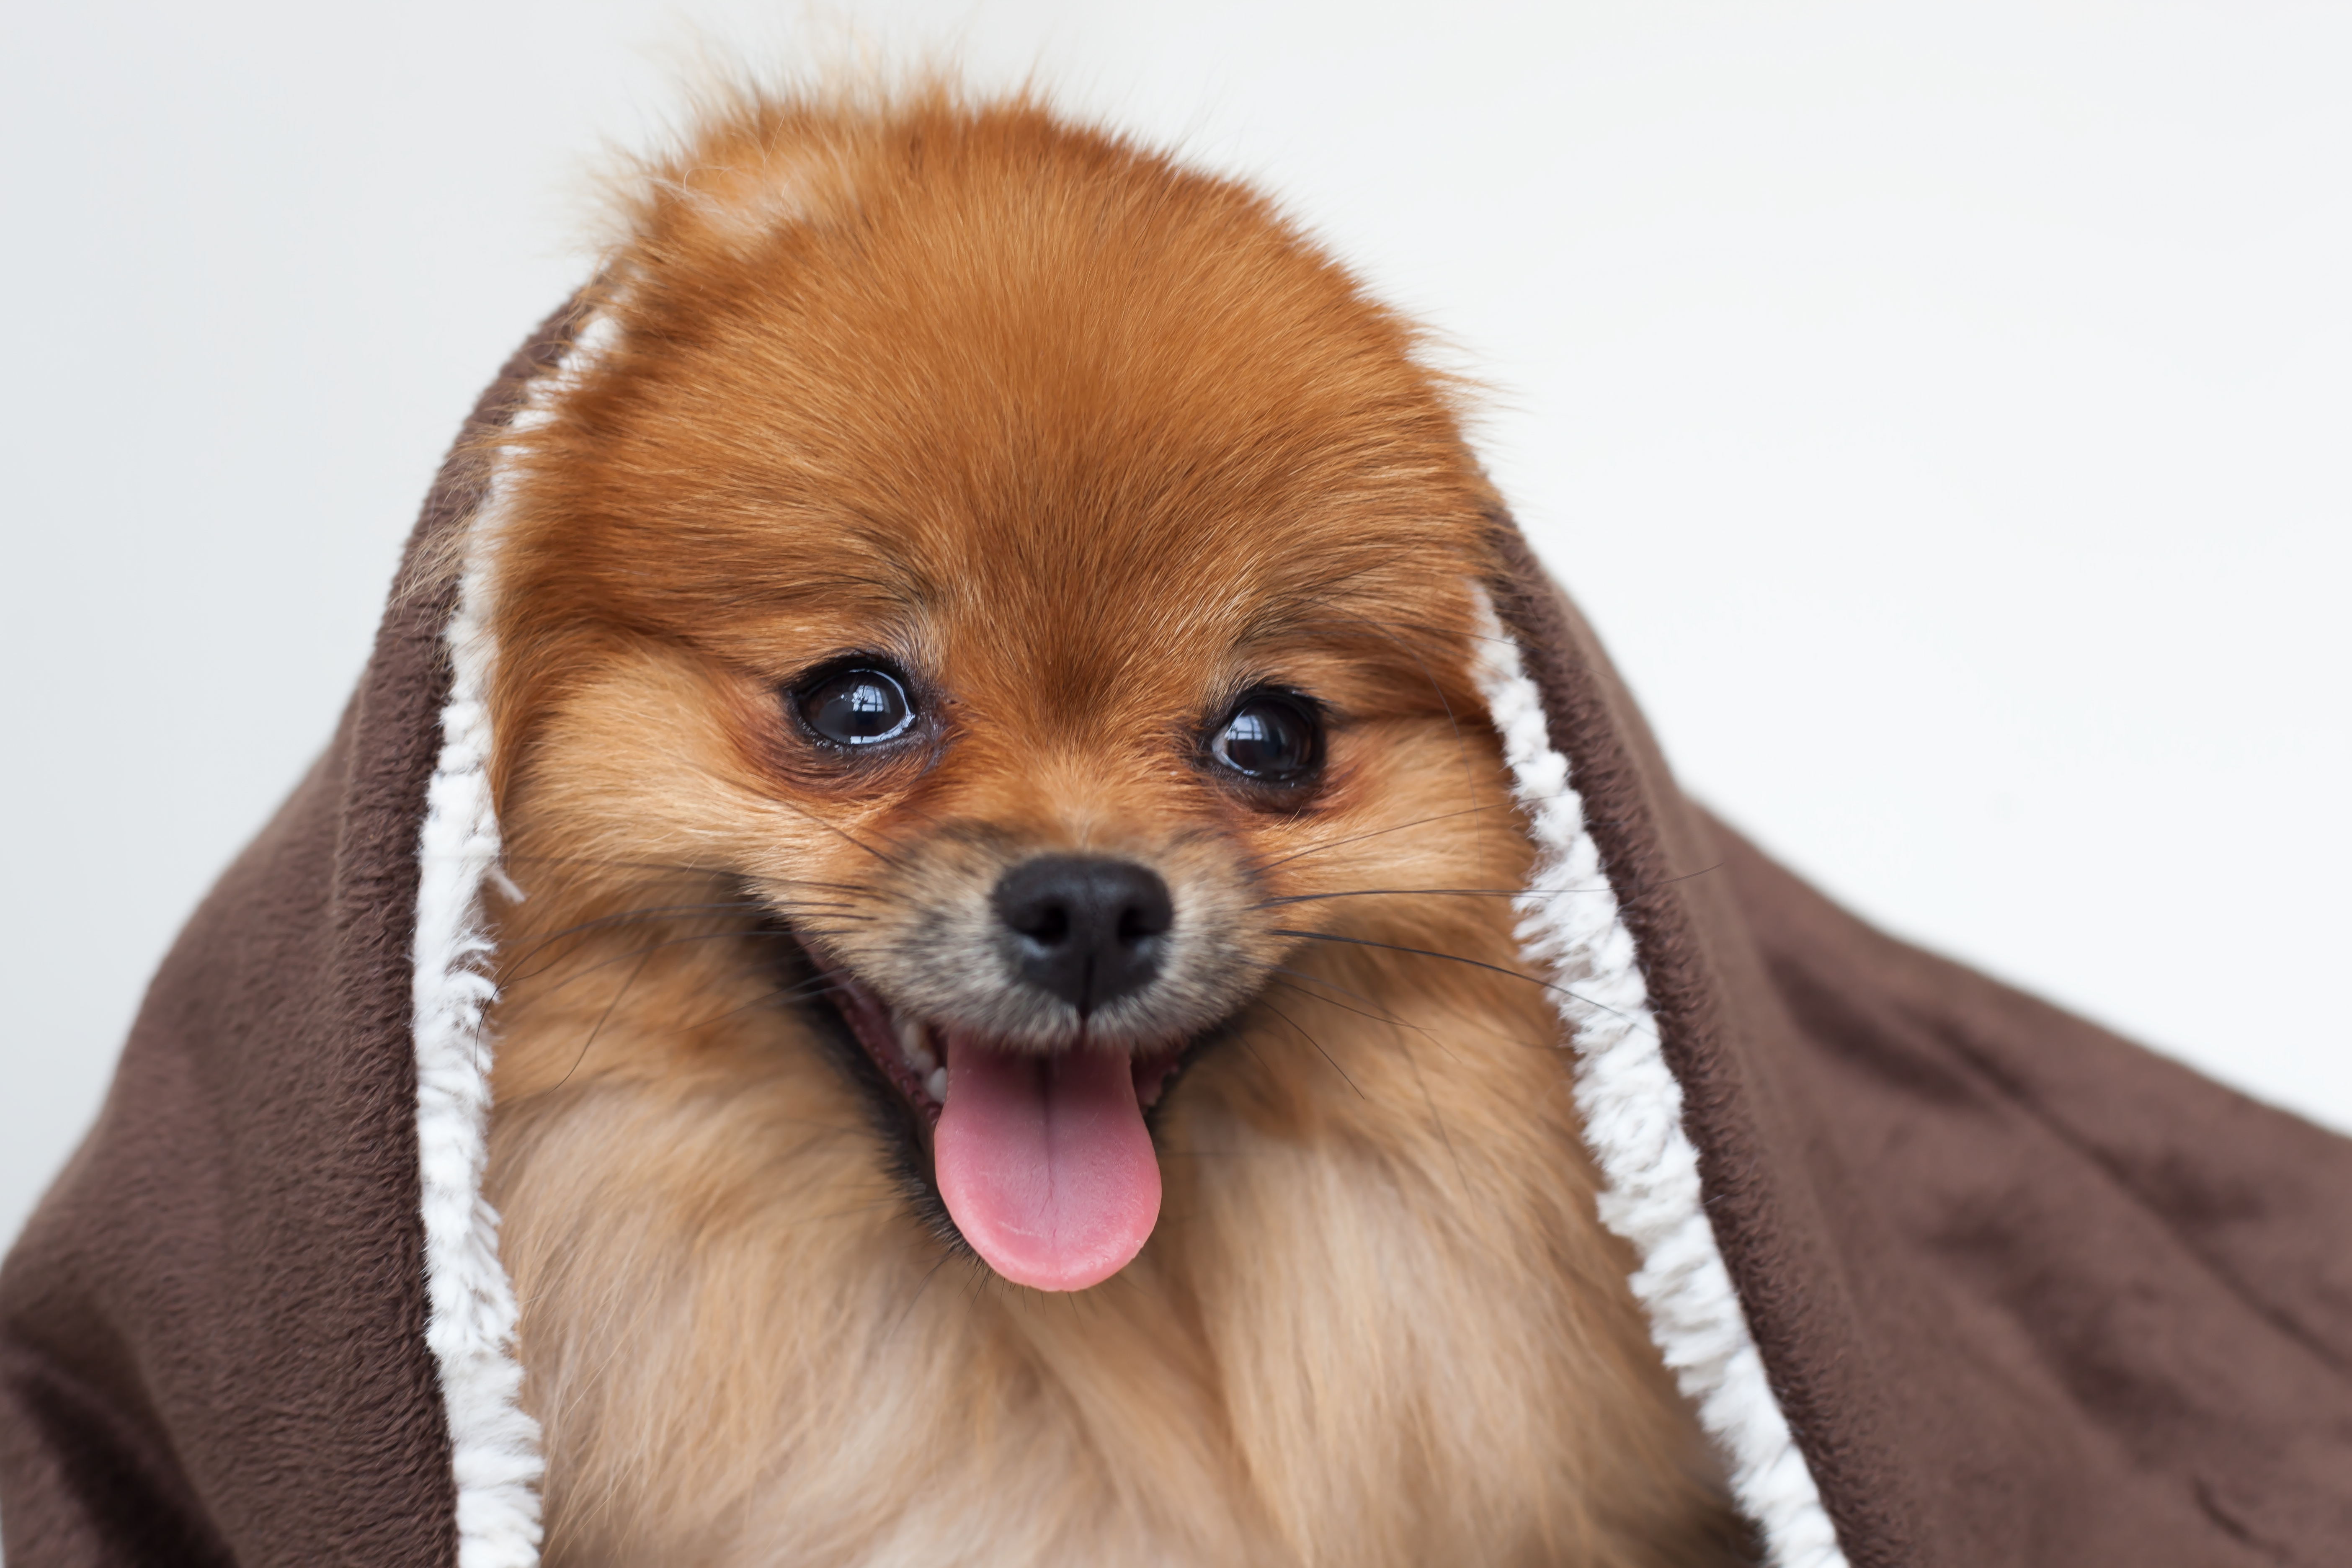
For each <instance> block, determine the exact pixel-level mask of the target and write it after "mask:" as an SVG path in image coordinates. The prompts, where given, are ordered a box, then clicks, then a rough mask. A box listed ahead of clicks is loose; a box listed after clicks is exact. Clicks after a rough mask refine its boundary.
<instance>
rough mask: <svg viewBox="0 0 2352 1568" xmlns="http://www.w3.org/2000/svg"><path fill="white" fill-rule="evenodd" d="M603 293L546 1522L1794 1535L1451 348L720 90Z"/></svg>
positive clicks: (956, 168)
mask: <svg viewBox="0 0 2352 1568" xmlns="http://www.w3.org/2000/svg"><path fill="white" fill-rule="evenodd" d="M588 306H589V308H590V310H591V311H592V312H593V315H592V320H593V323H594V324H593V326H592V327H591V328H590V329H589V330H588V331H587V333H586V334H585V339H584V342H585V346H584V347H583V351H582V352H581V353H580V354H579V355H578V356H577V358H576V359H575V361H574V363H572V365H571V366H569V367H568V368H567V369H566V370H565V371H564V372H563V373H562V375H560V376H559V377H557V378H555V382H554V384H553V385H552V390H551V391H549V392H547V393H546V395H544V396H542V398H541V405H540V407H539V410H538V413H537V415H536V416H534V417H533V418H530V419H528V420H526V421H525V422H524V424H523V425H522V426H520V427H519V428H518V429H517V431H516V432H514V433H513V434H512V435H511V436H510V437H507V440H508V441H509V445H508V446H507V447H505V449H504V453H503V456H502V458H501V461H502V462H503V463H504V464H505V465H506V467H505V478H504V479H502V481H501V483H502V484H503V486H504V487H505V488H504V490H503V492H502V496H501V500H500V505H499V511H498V516H499V524H498V531H496V533H495V534H494V536H493V537H492V538H491V539H490V541H489V543H488V551H489V553H488V557H487V560H488V573H489V575H488V583H489V588H488V606H487V609H486V611H485V612H484V613H485V614H486V616H487V619H488V625H489V626H491V628H492V629H493V630H494V631H495V634H496V639H497V647H499V650H500V652H499V664H498V667H497V670H496V678H495V681H494V686H493V699H492V706H493V714H494V727H495V733H497V734H498V735H499V737H500V750H499V754H498V756H497V758H496V762H495V777H496V781H497V790H498V794H499V815H500V817H501V819H502V820H503V821H504V822H505V824H506V825H507V832H508V863H509V866H510V867H511V868H513V869H514V872H515V875H516V878H517V879H518V880H519V881H520V883H521V884H522V887H523V889H525V892H526V894H527V896H526V898H525V899H523V900H521V901H519V902H517V901H512V900H509V901H508V902H507V903H505V904H504V905H502V906H501V909H500V911H499V919H500V922H501V928H502V929H501V937H500V945H501V949H502V951H504V952H506V953H508V954H509V960H508V963H509V968H508V971H507V973H505V974H504V976H503V977H502V978H503V981H504V985H505V990H504V994H503V997H502V999H501V1000H500V1002H499V1005H498V1008H497V1012H496V1026H497V1028H498V1031H499V1036H500V1039H501V1044H500V1047H499V1058H498V1067H497V1093H498V1111H497V1115H496V1119H495V1123H494V1127H493V1134H492V1148H493V1154H492V1173H491V1191H492V1194H493V1196H494V1198H495V1199H496V1201H497V1203H498V1205H499V1207H500V1209H501V1211H502V1212H503V1214H504V1215H505V1249H506V1254H507V1257H508V1258H509V1263H510V1266H511V1268H512V1269H513V1272H514V1277H515V1280H516V1284H517V1287H518V1289H519V1292H520V1297H521V1300H522V1302H523V1320H522V1331H521V1337H522V1357H523V1363H524V1366H525V1369H526V1379H527V1381H526V1386H525V1394H524V1397H525V1401H526V1404H527V1405H529V1407H530V1410H531V1411H532V1412H533V1414H535V1415H537V1417H538V1418H539V1419H540V1420H541V1422H542V1423H543V1425H544V1427H545V1430H546V1435H547V1452H548V1475H547V1481H546V1492H545V1497H546V1510H547V1524H548V1557H549V1560H550V1561H551V1563H561V1564H588V1563H599V1564H602V1563H613V1564H619V1563H632V1564H636V1563H662V1564H665V1565H677V1564H689V1563H693V1564H735V1563H742V1564H751V1563H759V1564H771V1563H807V1564H832V1563H843V1564H846V1563H877V1564H879V1563H905V1564H917V1563H920V1564H945V1563H972V1564H1011V1563H1087V1564H1098V1563H1117V1564H1125V1563H1200V1564H1212V1563H1214V1564H1237V1563H1249V1564H1259V1563H1264V1564H1277V1563H1280V1564H1305V1563H1335V1564H1349V1565H1358V1568H1364V1565H1374V1564H1388V1563H1397V1564H1403V1563H1561V1564H1601V1563H1609V1564H1666V1563H1675V1564H1693V1563H1730V1562H1735V1561H1739V1560H1741V1549H1740V1545H1739V1542H1740V1540H1741V1539H1742V1537H1741V1532H1740V1531H1739V1530H1738V1527H1737V1526H1736V1525H1735V1524H1734V1523H1733V1522H1732V1521H1731V1517H1730V1515H1729V1512H1728V1510H1727V1507H1726V1505H1725V1504H1724V1502H1723V1501H1722V1491H1721V1486H1720V1482H1719V1480H1718V1479H1717V1475H1716V1471H1715V1467H1714V1463H1713V1461H1712V1459H1711V1458H1710V1457H1709V1456H1708V1454H1707V1452H1706V1448H1705V1446H1704V1444H1703V1442H1702V1440H1701V1439H1700V1437H1699V1436H1698V1435H1697V1431H1696V1424H1695V1423H1694V1421H1693V1420H1692V1419H1691V1417H1690V1416H1689V1415H1688V1413H1687V1412H1686V1411H1685V1408H1684V1407H1683V1406H1682V1405H1681V1404H1680V1403H1679V1401H1678V1400H1677V1398H1676V1396H1675V1394H1674V1392H1673V1389H1672V1385H1671V1384H1670V1382H1669V1380H1668V1379H1667V1377H1666V1376H1665V1374H1664V1371H1663V1370H1662V1369H1661V1367H1660V1365H1659V1363H1658V1359H1657V1355H1656V1352H1654V1350H1653V1349H1652V1348H1651V1346H1650V1343H1649V1341H1648V1339H1647V1337H1646V1335H1645V1333H1644V1331H1643V1325H1642V1322H1641V1321H1640V1317H1639V1314H1638V1311H1637V1310H1636V1308H1635V1306H1634V1304H1633V1300H1632V1299H1631V1297H1630V1295H1629V1293H1628V1291H1627V1289H1626V1287H1625V1284H1624V1279H1625V1276H1626V1273H1627V1269H1628V1267H1629V1262H1628V1259H1627V1258H1626V1257H1624V1256H1623V1255H1622V1248H1621V1247H1620V1245H1619V1244H1618V1243H1616V1242H1615V1241H1614V1240H1612V1238H1611V1237H1608V1236H1607V1235H1606V1234H1605V1233H1604V1232H1603V1231H1602V1230H1601V1227H1600V1226H1599V1224H1598V1222H1597V1220H1596V1218H1595V1216H1594V1212H1593V1195H1592V1184H1591V1178H1590V1177H1589V1176H1588V1175H1587V1174H1586V1173H1585V1167H1584V1165H1583V1163H1582V1160H1581V1156H1580V1152H1579V1150H1580V1142H1579V1130H1578V1127H1577V1124H1576V1115H1575V1110H1574V1108H1573V1105H1572V1103H1571V1100H1570V1092H1569V1070H1570V1068H1569V1062H1568V1060H1567V1059H1566V1057H1565V1055H1564V1053H1563V1052H1562V1051H1560V1050H1559V1023H1558V1020H1557V1017H1556V1016H1555V1014H1554V1013H1553V1010H1552V1008H1551V1006H1550V1005H1549V998H1548V997H1547V995H1546V994H1545V991H1544V989H1543V987H1542V986H1541V985H1539V984H1534V983H1532V982H1530V981H1529V980H1528V979H1527V978H1524V977H1522V976H1520V975H1518V974H1517V973H1511V972H1512V971H1514V970H1515V967H1516V965H1517V956H1516V952H1515V948H1514V945H1513V941H1512V936H1511V924H1512V919H1513V916H1512V911H1511V907H1510V902H1509V899H1508V896H1507V895H1508V894H1509V892H1510V891H1511V890H1513V889H1517V887H1518V886H1520V884H1521V883H1522V882H1523V880H1524V879H1525V876H1526V872H1527V866H1528V858H1529V850H1528V845H1527V840H1526V838H1525V836H1524V834H1523V832H1522V830H1521V828H1520V826H1518V824H1517V819H1516V816H1515V814H1514V810H1513V808H1512V806H1511V805H1510V804H1509V798H1508V795H1507V786H1506V781H1505V778H1504V774H1503V771H1502V764H1501V763H1500V761H1499V756H1498V749H1497V743H1496V738H1495V737H1494V735H1493V734H1492V733H1491V732H1490V731H1488V730H1487V729H1486V727H1485V725H1484V722H1483V721H1482V720H1481V719H1480V718H1479V717H1478V715H1479V714H1480V713H1481V712H1482V708H1481V705H1480V702H1479V700H1478V697H1477V695H1476V691H1475V687H1474V684H1473V681H1472V678H1471V674H1470V672H1469V670H1468V669H1466V668H1465V666H1464V658H1465V656H1464V653H1463V651H1462V650H1464V649H1465V648H1466V647H1472V646H1474V644H1475V638H1476V637H1477V636H1478V635H1479V633H1480V631H1481V628H1482V627H1483V626H1486V625H1487V624H1488V623H1487V622H1486V619H1485V616H1486V610H1485V607H1484V601H1483V599H1482V597H1481V590H1480V587H1479V584H1481V582H1482V581H1483V580H1485V579H1486V578H1488V577H1490V576H1491V575H1492V574H1494V573H1495V571H1496V562H1495V561H1494V560H1492V559H1490V551H1491V550H1492V549H1493V548H1494V547H1495V546H1494V541H1493V535H1492V529H1493V525H1492V523H1491V522H1490V521H1489V519H1490V517H1491V516H1492V515H1494V511H1495V503H1494V500H1493V498H1492V495H1491V493H1490V491H1489V490H1488V489H1487V487H1486V483H1485V481H1484V479H1482V478H1481V476H1480V473H1479V471H1478V468H1477V467H1476V464H1475V461H1474V460H1473V458H1471V456H1470V454H1469V453H1468V452H1467V451H1466V450H1465V447H1464V445H1463V439H1462V436H1461V433H1460V430H1459V428H1458V426H1457V423H1456V419H1455V416H1454V413H1453V411H1452V407H1451V405H1450V402H1449V389H1448V387H1447V385H1446V384H1445V383H1444V379H1443V378H1442V377H1441V376H1439V375H1438V374H1434V373H1433V372H1432V371H1430V370H1429V369H1427V368H1425V367H1424V366H1423V364H1422V363H1419V362H1417V361H1416V359H1415V357H1414V353H1413V349H1414V338H1413V334H1412V330H1411V329H1410V328H1409V327H1408V326H1407V325H1406V324H1405V323H1403V322H1402V321H1399V320H1398V319H1397V318H1396V317H1395V316H1393V315H1391V313H1389V312H1388V311H1387V310H1383V309H1381V307H1380V306H1378V305H1376V304H1373V303H1371V302H1370V301H1369V300H1367V299H1366V298H1365V297H1364V296H1363V294H1362V293H1361V292H1360V290H1359V289H1358V288H1357V286H1356V285H1355V284H1354V283H1353V282H1352V281H1351V280H1350V279H1349V277H1348V276H1347V275H1346V274H1345V273H1344V272H1342V271H1341V270H1340V269H1339V268H1338V267H1337V266H1335V265H1334V264H1333V263H1332V262H1331V261H1330V260H1328V258H1325V257H1324V256H1322V255H1321V254H1319V253H1318V251H1317V250H1316V249H1315V248H1314V247H1312V246H1311V245H1309V244H1308V243H1307V241H1306V240H1304V239H1303V238H1302V237H1300V236H1299V235H1298V234H1297V231H1296V230H1294V229H1293V228H1292V227H1290V226H1288V225H1286V223H1285V222H1284V221H1283V220H1282V219H1281V218H1280V217H1279V216H1276V214H1275V213H1274V212H1273V211H1272V210H1271V209H1270V208H1269V206H1268V205H1267V204H1266V203H1265V201H1264V200H1263V199H1261V198H1259V197H1257V196H1255V195H1252V194H1251V193H1250V192H1248V191H1246V190H1244V189H1242V188H1239V187H1237V186H1235V185H1234V184H1228V183H1225V182H1223V181H1220V180H1216V179H1212V178H1207V177H1203V176H1202V175H1200V174H1192V173H1188V172H1186V171H1184V170H1182V169H1181V168H1179V167H1177V166H1176V165H1174V164H1172V163H1170V162H1169V161H1167V160H1166V159H1163V158H1160V157H1156V156H1153V155H1151V154H1149V153H1143V152H1139V151H1138V150H1136V149H1135V148H1133V147H1131V146H1129V145H1127V144H1125V143H1123V142H1119V141H1118V140H1116V139H1113V138H1110V137H1108V136H1105V135H1102V134H1099V133H1097V132H1090V131H1085V130H1077V129H1073V128H1071V127H1069V126H1067V125H1066V124H1063V123H1059V122H1057V121H1055V120H1054V119H1053V118H1051V117H1050V116H1049V115H1048V114H1047V113H1045V111H1043V110H1040V109H1038V108H1036V107H1034V106H1033V105H1030V104H1027V103H1023V102H1013V103H1008V104H1000V105H994V106H987V107H977V108H975V107H971V106H969V105H967V104H964V103H962V102H961V101H960V100H957V99H956V98H955V97H954V96H953V95H952V94H951V93H950V92H948V91H946V90H944V89H932V90H929V91H927V92H922V93H918V94H914V95H911V96H908V97H906V98H902V99H900V100H896V101H894V102H890V103H865V104H849V103H845V102H814V101H805V100H803V101H790V102H787V101H774V100H751V101H745V102H741V103H739V104H737V105H736V106H735V107H733V108H732V109H731V110H728V111H726V112H723V113H720V114H718V115H715V116H713V117H712V119H711V121H710V122H709V124H708V125H707V126H706V127H705V129H704V130H703V131H702V132H700V133H699V134H698V136H697V137H696V138H695V139H694V140H693V142H692V144H691V146H690V147H689V148H688V150H687V151H685V152H683V153H681V154H679V155H678V156H677V157H676V158H675V159H674V160H672V161H670V162H668V163H666V164H664V165H662V166H660V167H658V168H657V169H655V170H653V171H652V172H651V173H650V174H649V176H648V177H647V178H646V179H645V180H644V182H643V183H642V184H641V185H640V186H639V188H638V190H637V192H636V195H635V198H634V205H633V207H632V209H631V211H630V215H629V232H628V236H627V238H626V240H625V243H624V244H622V245H621V246H620V247H618V248H617V249H616V251H615V252H614V255H613V256H612V258H610V261H609V265H608V268H607V270H606V272H605V274H604V280H603V282H602V284H601V285H600V287H599V289H598V290H597V291H596V292H595V293H594V294H593V296H592V298H591V299H590V300H589V301H588Z"/></svg>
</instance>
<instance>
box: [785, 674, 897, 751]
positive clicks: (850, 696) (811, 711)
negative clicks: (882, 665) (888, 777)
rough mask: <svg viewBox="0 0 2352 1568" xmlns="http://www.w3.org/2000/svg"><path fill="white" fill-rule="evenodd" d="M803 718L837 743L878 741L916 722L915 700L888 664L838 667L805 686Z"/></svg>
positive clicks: (870, 743)
mask: <svg viewBox="0 0 2352 1568" xmlns="http://www.w3.org/2000/svg"><path fill="white" fill-rule="evenodd" d="M796 700H797V701H798V702H799V704H800V712H801V721H802V722H803V723H804V724H806V725H807V726H808V727H809V728H810V729H811V730H812V731H815V732H816V733H817V734H819V735H821V736H823V737H824V739H826V740H828V741H831V742H833V743H834V744H835V745H836V746H878V745H880V744H881V743H882V742H885V741H895V740H897V739H898V737H899V736H901V735H904V734H905V733H906V732H907V731H909V730H911V729H913V728H914V727H915V704H914V700H913V699H911V698H909V697H908V695H907V687H906V683H905V682H904V681H902V680H900V679H898V677H897V676H896V675H893V674H891V673H890V672H889V671H888V670H887V669H876V668H873V667H871V666H867V665H859V666H854V667H852V668H846V669H843V668H835V669H831V670H827V671H825V672H824V673H823V674H821V675H819V676H818V677H817V678H816V679H814V680H813V681H811V682H809V683H808V684H807V685H806V686H803V687H802V688H801V689H800V691H799V693H798V694H797V697H796Z"/></svg>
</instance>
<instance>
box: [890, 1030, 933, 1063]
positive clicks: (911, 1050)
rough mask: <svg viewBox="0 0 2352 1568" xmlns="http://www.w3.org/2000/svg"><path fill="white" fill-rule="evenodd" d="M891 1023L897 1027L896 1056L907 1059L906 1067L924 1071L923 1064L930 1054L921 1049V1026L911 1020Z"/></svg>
mask: <svg viewBox="0 0 2352 1568" xmlns="http://www.w3.org/2000/svg"><path fill="white" fill-rule="evenodd" d="M892 1021H893V1022H895V1023H896V1024H897V1025H898V1054H899V1055H900V1056H902V1057H905V1058H907V1065H908V1067H910V1068H915V1069H916V1070H917V1071H922V1070H924V1068H923V1064H924V1063H925V1062H926V1061H928V1060H929V1058H930V1055H931V1053H930V1052H929V1051H927V1050H925V1049H924V1048H923V1026H922V1025H920V1024H919V1023H917V1022H916V1021H915V1020H914V1019H912V1018H898V1019H894V1020H892Z"/></svg>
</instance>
